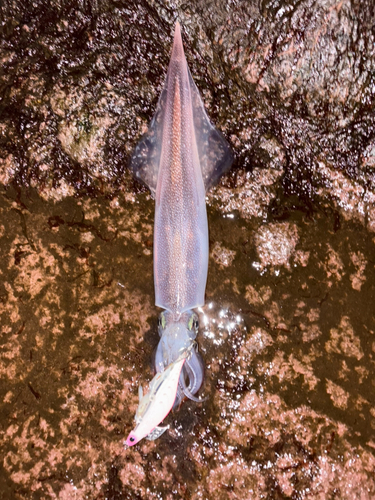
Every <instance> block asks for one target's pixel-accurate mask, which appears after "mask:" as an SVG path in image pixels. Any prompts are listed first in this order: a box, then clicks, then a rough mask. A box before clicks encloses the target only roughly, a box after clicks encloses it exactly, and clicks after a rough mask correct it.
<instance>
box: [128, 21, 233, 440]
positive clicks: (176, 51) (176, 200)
mask: <svg viewBox="0 0 375 500" xmlns="http://www.w3.org/2000/svg"><path fill="white" fill-rule="evenodd" d="M232 161H233V154H232V152H231V150H230V147H229V145H228V143H227V142H226V140H225V139H224V138H223V136H222V135H221V133H220V132H219V131H217V130H216V129H215V127H213V125H212V124H211V123H210V120H209V118H208V116H207V114H206V112H205V109H204V105H203V102H202V100H201V98H200V95H199V92H198V89H197V87H196V85H195V83H194V81H193V79H192V76H191V74H190V71H189V68H188V65H187V62H186V59H185V54H184V49H183V45H182V39H181V30H180V25H179V23H177V24H176V29H175V35H174V44H173V49H172V56H171V60H170V63H169V68H168V73H167V78H166V81H165V85H164V88H163V90H162V93H161V96H160V98H159V102H158V105H157V109H156V112H155V115H154V117H153V118H152V120H151V123H150V125H149V129H148V131H147V133H146V134H145V135H144V136H143V138H142V139H141V141H140V142H139V143H138V145H137V146H136V149H135V151H134V154H133V157H132V161H131V169H132V170H133V173H134V175H135V177H136V178H138V179H139V180H141V181H142V182H143V183H145V184H146V185H147V186H148V187H149V188H150V191H151V193H152V195H153V196H154V197H155V225H154V280H155V296H156V300H155V303H156V305H157V306H159V307H161V308H162V309H164V311H163V312H162V313H161V315H160V318H159V335H160V337H161V338H160V342H159V345H158V348H157V351H156V356H155V368H156V372H157V374H156V375H155V377H154V379H153V380H152V381H151V383H150V389H149V393H150V399H152V401H155V399H161V400H162V402H161V403H160V405H161V406H163V411H160V412H156V411H155V409H152V405H150V404H149V400H147V401H146V403H147V404H148V406H147V404H146V403H145V401H144V398H146V397H148V396H149V393H148V394H147V395H146V396H143V395H142V397H140V405H139V408H138V411H137V415H136V424H137V425H136V427H135V429H134V431H132V432H131V433H130V434H129V436H128V439H127V441H126V443H127V444H128V445H132V444H135V443H136V442H138V441H139V439H142V438H143V437H146V436H147V437H148V438H149V439H155V437H158V436H159V435H160V434H161V433H162V432H163V430H165V428H162V427H157V425H158V424H159V423H160V422H161V420H162V419H163V418H164V417H165V416H166V415H167V414H168V413H169V411H170V410H171V408H172V407H173V405H177V404H178V403H179V402H180V401H181V399H182V398H183V396H184V395H185V396H187V397H188V398H190V399H193V400H198V401H199V399H198V398H196V396H195V394H196V393H197V392H198V390H199V388H200V386H201V384H202V381H203V370H204V366H203V361H202V358H201V356H200V354H199V353H198V351H197V344H196V341H195V337H196V335H197V331H198V317H197V315H196V314H195V313H194V312H193V309H195V308H197V307H200V306H203V305H204V294H205V288H206V281H207V268H208V225H207V214H206V202H205V196H206V190H207V189H209V188H210V187H211V186H212V185H214V184H215V183H216V181H217V180H218V179H219V177H220V176H221V175H222V173H223V172H225V171H226V170H227V169H228V168H229V167H230V166H231V164H232ZM172 368H173V369H172ZM155 381H157V382H155ZM167 387H168V390H172V389H173V391H174V392H173V395H172V397H169V396H167V395H166V394H167V392H168V390H167V391H166V390H165V389H166V388H167ZM161 394H163V397H162V398H160V396H161ZM142 402H143V404H141V403H142ZM140 410H141V411H140ZM161 416H162V417H161ZM145 421H146V422H147V425H146V424H145V423H144V422H145Z"/></svg>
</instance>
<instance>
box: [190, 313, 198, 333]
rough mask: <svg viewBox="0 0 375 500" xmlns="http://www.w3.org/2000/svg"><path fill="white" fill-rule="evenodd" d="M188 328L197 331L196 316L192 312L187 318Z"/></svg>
mask: <svg viewBox="0 0 375 500" xmlns="http://www.w3.org/2000/svg"><path fill="white" fill-rule="evenodd" d="M188 328H189V330H190V331H192V330H194V331H197V330H198V318H197V316H196V315H195V314H192V315H191V316H190V318H189V322H188Z"/></svg>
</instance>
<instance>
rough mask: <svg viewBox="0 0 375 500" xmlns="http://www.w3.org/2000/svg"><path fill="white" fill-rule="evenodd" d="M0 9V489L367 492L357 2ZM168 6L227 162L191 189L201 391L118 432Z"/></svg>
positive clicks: (364, 44)
mask: <svg viewBox="0 0 375 500" xmlns="http://www.w3.org/2000/svg"><path fill="white" fill-rule="evenodd" d="M1 16H2V17H1V28H2V36H1V37H0V43H1V46H0V50H1V56H2V73H1V80H0V89H1V101H0V110H1V113H0V181H1V182H2V185H3V186H2V187H1V190H0V213H1V219H0V248H1V251H2V256H3V259H2V262H1V265H0V318H1V351H0V356H1V358H0V360H1V362H0V392H1V401H2V403H1V405H0V415H1V419H0V421H1V427H0V433H1V441H0V450H1V452H0V456H1V457H2V470H1V472H0V492H1V495H3V497H4V498H14V499H30V498H33V499H34V498H35V499H54V498H58V499H62V500H63V499H71V498H77V499H84V498H90V499H104V498H108V499H125V498H132V499H133V498H155V499H156V498H163V499H168V498H192V499H198V498H202V499H211V498H212V499H213V498H215V499H221V498H223V499H227V498H236V499H241V498H244V499H249V498H251V499H258V498H259V499H278V498H313V499H326V498H342V499H350V500H352V499H353V498H361V499H371V498H374V496H375V480H374V467H375V463H374V461H375V456H374V448H375V440H374V438H373V433H374V429H375V412H374V410H373V407H374V402H375V387H374V384H373V378H374V355H375V341H374V338H375V337H374V334H375V319H374V315H373V304H374V299H375V276H374V274H375V268H374V245H375V235H374V229H375V209H374V206H375V205H374V201H375V188H374V181H375V134H374V125H373V113H374V88H375V81H374V75H373V71H372V68H373V67H374V64H375V56H374V53H375V50H374V33H373V25H374V13H373V10H372V7H371V2H369V1H366V2H355V1H353V2H349V1H345V0H344V1H343V2H339V3H336V2H330V1H327V2H323V1H321V2H310V1H303V2H298V3H286V2H279V1H273V2H261V3H259V2H257V3H255V2H250V3H249V2H241V1H237V2H232V3H231V5H230V6H228V5H227V4H224V3H220V4H217V3H210V2H194V3H190V4H183V5H181V6H179V7H176V6H172V4H169V3H168V4H167V3H154V2H149V3H145V2H142V3H140V4H137V5H135V4H134V5H133V4H128V3H126V4H125V3H124V4H121V3H118V2H117V3H113V2H111V3H109V2H108V3H107V2H101V3H100V4H99V3H98V2H92V3H90V2H82V3H74V5H73V4H72V3H70V2H61V3H58V4H56V5H53V6H52V5H51V6H48V5H47V4H46V3H45V2H38V1H36V2H33V3H32V4H30V5H28V6H26V4H25V6H22V5H21V4H20V3H18V2H6V3H5V4H4V6H3V7H2V10H1ZM176 18H178V19H179V20H180V22H181V24H182V26H183V30H184V32H183V38H184V44H185V49H186V55H187V59H188V62H189V65H190V68H191V72H192V74H193V76H194V79H195V81H196V83H197V85H198V87H199V89H200V90H201V92H202V95H203V98H204V101H205V104H206V107H207V110H208V112H209V115H210V116H211V117H212V119H213V121H214V122H215V123H216V125H217V126H218V128H220V129H221V130H222V131H223V132H224V134H225V135H226V136H227V137H228V139H229V141H230V142H231V144H232V146H233V148H234V150H235V152H236V158H237V159H236V164H235V165H234V167H233V169H232V172H231V173H230V174H228V175H227V176H226V177H225V178H224V179H223V180H222V181H221V182H220V184H219V186H217V187H215V188H214V189H213V190H212V191H211V192H210V193H209V194H208V215H209V228H210V250H211V253H210V267H209V276H208V284H207V290H206V305H205V307H204V308H202V310H201V311H199V314H200V325H201V328H200V334H199V337H198V341H199V346H200V351H201V353H202V356H203V358H204V360H205V363H206V381H205V386H204V390H203V392H204V394H206V395H207V396H208V399H207V401H205V402H204V403H201V404H197V403H194V402H190V401H185V402H183V403H182V405H181V407H180V408H179V409H178V410H177V411H176V412H174V413H172V414H171V415H170V416H169V417H168V423H170V424H171V429H170V430H169V431H167V432H166V433H165V434H164V435H163V436H162V437H161V438H160V439H159V440H157V441H155V442H148V441H146V440H144V441H142V442H140V444H139V445H137V446H135V447H134V448H132V449H126V448H124V444H123V442H124V439H125V436H126V434H127V432H128V431H129V430H130V429H131V427H132V425H133V417H134V413H135V410H136V407H137V402H138V401H137V400H138V397H137V387H138V385H139V383H142V384H143V385H145V383H146V382H147V381H149V380H151V378H152V375H153V374H152V369H151V359H152V354H153V350H154V348H155V346H156V344H157V341H158V337H157V328H156V324H157V315H158V310H157V309H156V308H155V306H154V305H153V304H154V295H153V281H152V234H153V209H154V204H153V201H152V200H151V199H150V196H149V195H148V194H147V193H146V192H145V191H144V190H143V189H141V188H140V187H139V186H138V185H136V184H135V183H134V181H133V180H132V179H131V176H130V174H129V172H128V171H127V170H126V166H127V162H128V158H129V154H130V152H131V150H132V148H133V147H134V145H135V143H136V141H137V140H138V139H139V136H140V135H141V133H142V132H143V131H144V130H145V127H146V126H147V123H148V121H149V119H150V118H151V116H152V113H153V110H154V109H155V105H156V102H157V98H158V94H159V91H160V88H161V85H162V83H163V80H164V75H165V72H166V68H167V64H168V59H169V54H170V48H171V40H172V33H173V25H174V21H175V19H176ZM1 495H0V496H1Z"/></svg>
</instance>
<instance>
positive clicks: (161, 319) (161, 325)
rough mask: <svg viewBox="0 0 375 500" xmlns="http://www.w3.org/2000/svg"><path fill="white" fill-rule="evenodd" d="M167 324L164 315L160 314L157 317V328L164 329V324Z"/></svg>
mask: <svg viewBox="0 0 375 500" xmlns="http://www.w3.org/2000/svg"><path fill="white" fill-rule="evenodd" d="M166 324H167V320H166V319H165V316H164V314H163V313H161V314H160V316H159V317H158V328H159V329H160V328H161V329H162V330H164V329H165V326H166Z"/></svg>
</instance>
